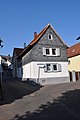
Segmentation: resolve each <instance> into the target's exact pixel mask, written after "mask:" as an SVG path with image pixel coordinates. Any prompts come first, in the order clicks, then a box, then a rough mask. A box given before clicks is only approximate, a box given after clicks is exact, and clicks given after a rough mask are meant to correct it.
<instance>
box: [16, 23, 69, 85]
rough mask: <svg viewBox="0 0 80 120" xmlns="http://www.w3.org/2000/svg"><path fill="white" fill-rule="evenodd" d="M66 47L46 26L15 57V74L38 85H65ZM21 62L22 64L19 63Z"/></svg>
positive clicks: (66, 76)
mask: <svg viewBox="0 0 80 120" xmlns="http://www.w3.org/2000/svg"><path fill="white" fill-rule="evenodd" d="M66 50H67V45H66V44H65V43H64V42H63V40H62V39H61V38H60V36H59V35H58V34H57V32H56V31H55V30H54V28H53V27H52V26H51V25H50V24H48V25H47V26H46V27H45V28H44V29H43V30H42V31H41V32H40V33H39V34H37V33H36V32H35V33H34V39H33V40H32V41H31V42H30V44H29V45H28V46H27V47H26V48H25V49H24V50H23V51H22V52H21V54H20V55H19V56H18V57H17V61H19V63H18V68H17V74H18V75H19V76H21V77H22V80H23V81H24V80H30V81H34V82H36V83H38V84H40V85H47V84H59V83H67V82H70V80H69V73H68V58H67V52H66ZM21 60H22V64H20V63H21Z"/></svg>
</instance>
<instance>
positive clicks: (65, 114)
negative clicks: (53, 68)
mask: <svg viewBox="0 0 80 120" xmlns="http://www.w3.org/2000/svg"><path fill="white" fill-rule="evenodd" d="M3 92H4V100H3V101H0V120H80V82H77V83H68V84H60V85H49V86H45V87H40V86H32V85H30V84H27V83H23V82H18V81H15V80H14V81H12V80H11V81H10V80H6V81H4V82H3Z"/></svg>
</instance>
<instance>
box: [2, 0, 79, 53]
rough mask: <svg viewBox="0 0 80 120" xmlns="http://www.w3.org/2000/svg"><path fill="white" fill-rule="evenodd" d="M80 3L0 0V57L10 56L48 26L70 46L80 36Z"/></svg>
mask: <svg viewBox="0 0 80 120" xmlns="http://www.w3.org/2000/svg"><path fill="white" fill-rule="evenodd" d="M79 12H80V0H0V37H1V39H2V40H3V41H4V47H3V48H1V49H0V54H3V55H8V54H11V55H12V51H13V49H14V47H23V46H24V42H26V44H28V43H29V42H30V41H32V40H33V34H34V32H35V31H36V32H37V33H39V32H40V31H41V30H42V29H43V28H44V27H45V26H46V25H47V24H48V23H50V24H51V25H52V26H53V27H54V29H55V30H56V31H57V33H58V34H59V35H60V37H61V38H62V39H63V41H64V42H65V43H66V44H67V45H68V46H71V45H73V44H76V43H77V42H80V41H76V38H77V37H78V36H79V35H80V13H79Z"/></svg>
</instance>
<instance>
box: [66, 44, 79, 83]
mask: <svg viewBox="0 0 80 120" xmlns="http://www.w3.org/2000/svg"><path fill="white" fill-rule="evenodd" d="M67 54H68V61H69V64H68V70H69V73H70V80H71V81H76V80H80V43H77V44H75V45H73V46H71V47H69V48H68V49H67Z"/></svg>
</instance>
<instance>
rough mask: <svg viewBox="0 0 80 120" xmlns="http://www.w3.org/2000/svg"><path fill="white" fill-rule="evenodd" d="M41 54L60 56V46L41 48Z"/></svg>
mask: <svg viewBox="0 0 80 120" xmlns="http://www.w3.org/2000/svg"><path fill="white" fill-rule="evenodd" d="M43 55H45V56H60V48H55V49H54V48H43Z"/></svg>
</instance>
